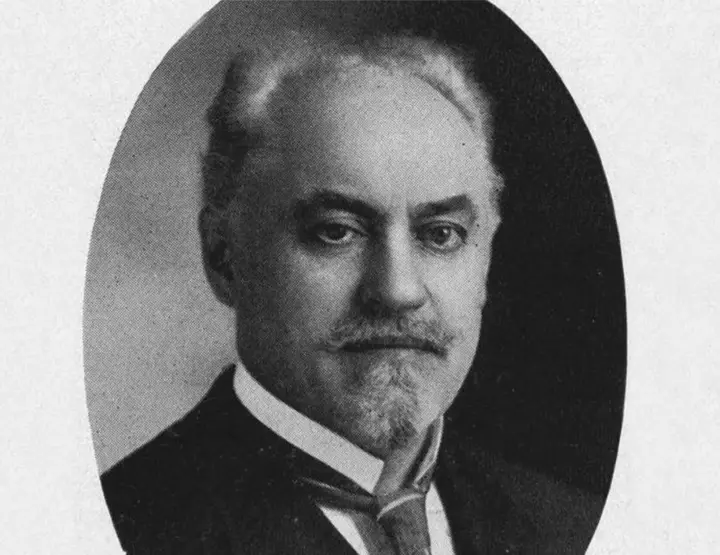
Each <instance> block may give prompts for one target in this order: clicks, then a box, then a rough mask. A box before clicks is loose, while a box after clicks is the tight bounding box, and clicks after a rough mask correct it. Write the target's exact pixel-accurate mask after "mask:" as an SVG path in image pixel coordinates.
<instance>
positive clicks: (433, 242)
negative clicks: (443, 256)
mask: <svg viewBox="0 0 720 555" xmlns="http://www.w3.org/2000/svg"><path fill="white" fill-rule="evenodd" d="M417 236H418V239H419V240H420V241H422V243H423V244H424V245H425V246H427V247H429V248H431V249H433V250H437V251H454V250H456V249H458V248H460V247H461V246H462V245H464V244H465V240H466V239H467V231H465V229H463V228H462V227H460V226H458V225H453V224H446V223H443V224H431V225H427V226H424V227H422V228H420V230H419V231H418V233H417Z"/></svg>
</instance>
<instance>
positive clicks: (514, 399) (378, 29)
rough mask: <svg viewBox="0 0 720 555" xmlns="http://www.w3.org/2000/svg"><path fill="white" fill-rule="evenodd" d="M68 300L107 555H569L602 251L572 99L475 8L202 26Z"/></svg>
mask: <svg viewBox="0 0 720 555" xmlns="http://www.w3.org/2000/svg"><path fill="white" fill-rule="evenodd" d="M85 302H86V304H85V322H84V333H85V336H84V337H85V364H86V368H85V370H86V387H87V394H88V406H89V411H90V421H91V426H92V427H93V441H94V444H95V449H96V454H97V457H98V463H99V465H100V470H101V471H102V473H103V479H102V480H103V482H102V484H103V491H104V495H105V499H106V501H107V503H108V507H109V510H110V513H111V516H112V519H113V523H114V526H115V528H116V530H117V532H118V535H119V538H120V541H121V544H122V545H123V547H124V548H125V549H126V550H127V551H128V552H129V553H166V552H167V553H176V552H182V551H189V552H193V551H195V550H197V551H198V552H213V553H222V552H224V550H227V552H228V553H230V552H233V553H235V552H241V551H242V552H252V553H287V552H291V551H292V550H293V549H294V548H293V547H292V546H307V547H303V548H300V547H297V548H296V549H301V550H306V551H305V552H313V553H315V552H317V553H354V552H358V553H429V552H432V553H442V554H445V553H447V554H450V553H559V552H563V553H582V552H584V551H585V549H586V547H587V545H588V544H589V542H590V539H591V537H592V533H593V530H594V528H595V527H596V526H597V523H598V521H599V518H600V515H601V512H602V508H603V504H604V501H605V499H606V497H607V495H608V490H609V487H610V483H611V479H612V473H613V467H614V464H615V458H616V455H617V446H618V441H619V437H620V428H621V422H622V411H623V400H624V398H623V394H624V384H625V370H626V368H625V366H626V353H625V343H626V331H625V329H626V315H625V297H624V284H623V273H622V261H621V256H620V241H619V237H618V231H617V225H616V223H615V218H614V211H613V206H612V200H611V196H610V189H609V187H608V182H607V179H606V177H605V175H604V171H603V168H602V163H601V161H600V158H599V155H598V152H597V149H596V148H595V146H594V143H593V140H592V137H591V136H590V133H589V131H588V129H587V127H586V125H585V124H584V122H583V119H582V116H581V114H580V113H579V111H578V109H577V107H576V105H575V104H574V102H573V100H572V97H571V95H570V94H569V92H568V91H567V89H566V88H565V87H564V85H563V83H562V80H561V79H560V78H559V76H558V75H557V73H556V72H555V71H554V70H553V68H552V66H551V65H550V63H549V62H548V61H547V59H546V58H545V57H544V56H543V54H542V53H541V52H540V50H539V49H538V47H537V46H535V45H534V44H533V42H532V41H531V40H530V39H529V38H528V37H527V36H526V35H525V34H524V33H523V32H522V31H521V30H520V29H519V28H518V27H517V26H516V25H515V24H514V23H513V22H512V21H511V20H510V19H509V18H508V17H507V16H505V15H504V14H503V13H502V12H501V11H500V10H498V9H497V8H496V7H494V6H492V5H491V4H489V3H486V2H385V1H383V2H326V1H323V2H269V3H262V4H258V3H255V2H224V3H220V4H219V5H218V6H217V7H215V8H214V9H213V10H212V11H210V12H209V13H208V14H207V15H206V16H205V17H204V18H203V20H201V21H200V22H199V24H198V25H197V26H196V27H195V28H194V29H193V30H192V32H190V33H189V34H188V35H186V36H185V37H184V38H183V39H182V40H181V41H180V42H179V43H178V44H177V45H176V46H175V47H174V48H173V49H172V50H171V51H170V52H169V53H168V55H167V56H166V58H165V59H164V60H163V62H162V63H161V64H160V66H158V68H157V70H156V71H155V72H154V74H153V76H152V77H151V78H150V80H149V81H148V84H147V85H146V87H145V89H144V90H143V92H142V93H141V95H140V97H139V99H138V101H137V103H136V105H135V108H134V109H133V112H132V114H131V115H130V118H129V120H128V123H127V125H126V127H125V129H124V131H123V135H122V136H121V138H120V142H119V143H118V146H117V149H116V151H115V153H114V155H113V160H112V163H111V166H110V169H109V171H108V176H107V179H106V181H105V185H104V188H103V192H102V196H101V198H100V203H99V208H98V213H97V219H96V222H95V226H94V230H93V237H92V242H91V246H90V253H89V259H88V277H87V290H86V295H85ZM391 509H392V510H391ZM386 511H387V512H386ZM406 513H407V514H406ZM416 513H417V514H416ZM228 522H232V523H233V524H232V525H228Z"/></svg>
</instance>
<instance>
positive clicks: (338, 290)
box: [258, 240, 357, 341]
mask: <svg viewBox="0 0 720 555" xmlns="http://www.w3.org/2000/svg"><path fill="white" fill-rule="evenodd" d="M268 259H270V260H272V261H273V262H272V263H271V264H267V265H266V270H265V271H264V272H263V274H262V275H260V276H258V278H259V279H260V280H261V282H262V283H263V288H264V289H265V290H266V294H265V295H264V296H265V298H266V304H267V305H269V306H268V308H269V310H270V312H272V313H274V314H275V315H276V317H277V318H279V319H280V321H282V322H284V323H285V326H286V332H287V333H289V334H290V335H291V337H293V338H294V339H295V340H296V341H308V339H309V338H312V337H324V336H325V335H326V334H327V333H328V331H329V329H330V328H331V327H332V326H333V324H334V323H335V322H336V321H337V320H338V319H339V318H341V317H343V316H346V315H347V314H348V312H349V311H350V309H351V306H352V302H353V298H354V295H355V294H356V288H357V280H356V279H355V278H354V276H356V275H357V268H356V264H355V263H354V262H353V261H337V260H333V261H328V260H323V259H321V258H318V257H317V256H312V255H309V254H307V253H306V252H305V250H304V249H303V248H302V246H299V245H297V243H295V242H292V241H287V240H286V241H279V242H278V243H277V249H276V250H275V252H273V253H270V255H269V256H268ZM270 284H275V285H274V286H271V285H270Z"/></svg>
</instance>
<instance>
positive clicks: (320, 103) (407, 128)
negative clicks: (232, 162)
mask: <svg viewBox="0 0 720 555" xmlns="http://www.w3.org/2000/svg"><path fill="white" fill-rule="evenodd" d="M277 113H278V115H277V116H276V118H277V119H276V124H277V128H278V129H279V132H278V134H277V136H276V137H277V138H276V141H274V144H273V147H272V148H273V150H274V151H275V155H274V156H273V158H274V159H275V160H276V162H275V165H276V168H277V169H281V174H282V178H281V179H277V180H275V182H274V183H273V187H272V189H273V190H274V192H275V193H276V194H277V195H279V198H280V199H283V198H295V197H298V196H305V195H308V194H311V193H312V192H314V191H316V190H317V189H319V188H322V189H331V190H334V191H337V192H339V193H347V194H349V195H352V196H354V197H358V198H365V199H366V200H368V202H370V203H374V204H377V205H379V206H380V207H382V206H387V207H388V209H389V208H391V207H401V206H405V205H414V204H418V203H426V202H431V201H434V200H441V199H446V198H449V197H454V196H458V195H467V196H469V197H471V198H473V199H474V201H475V202H476V203H478V204H483V203H487V194H488V189H489V187H490V186H491V185H492V175H493V172H492V166H491V163H490V158H489V145H488V141H487V138H486V137H485V136H484V134H483V132H482V131H481V130H480V129H479V128H480V125H477V126H474V127H473V126H472V125H471V123H470V122H469V121H468V120H467V119H466V118H465V116H464V115H463V114H462V113H461V112H460V110H459V109H458V108H457V107H456V106H455V105H454V104H453V103H452V102H450V101H449V100H448V99H447V98H445V97H444V96H443V95H442V94H441V93H440V92H439V91H437V90H436V89H434V88H433V87H432V86H430V85H429V84H427V83H425V82H424V81H422V80H420V79H417V78H414V77H410V76H407V75H402V74H391V73H389V72H387V71H385V70H380V69H375V68H358V69H356V70H353V71H349V72H345V73H343V74H341V75H334V76H331V77H328V78H326V79H323V80H320V81H314V82H303V83H300V84H298V85H296V86H295V87H294V88H293V90H291V91H287V93H286V95H285V98H284V101H283V103H282V106H281V109H280V110H278V111H277Z"/></svg>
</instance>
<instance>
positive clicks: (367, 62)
mask: <svg viewBox="0 0 720 555" xmlns="http://www.w3.org/2000/svg"><path fill="white" fill-rule="evenodd" d="M301 38H302V40H306V38H307V37H305V36H303V37H301ZM294 40H295V42H296V43H297V40H298V37H297V36H295V37H294ZM302 40H301V42H300V45H301V46H300V47H299V48H298V49H296V50H292V49H287V48H286V49H285V50H284V51H282V52H280V53H279V54H278V53H273V52H255V53H242V54H240V55H239V56H237V57H235V58H234V59H233V61H232V62H231V65H230V68H229V70H228V73H227V75H226V81H225V84H224V86H223V89H222V90H221V92H220V94H219V95H218V98H217V100H216V103H215V105H214V106H213V108H212V109H211V111H210V113H209V119H210V123H211V125H212V126H213V137H212V138H211V144H210V149H209V151H208V154H207V156H206V159H205V162H206V168H205V169H206V171H205V179H206V189H205V193H206V194H205V200H206V204H208V205H216V202H214V201H217V200H220V203H219V204H222V203H223V201H224V200H226V199H227V198H228V197H231V196H232V189H235V190H237V189H239V188H241V183H240V181H241V180H240V179H238V178H239V176H240V174H241V172H242V170H243V169H246V168H245V166H246V163H247V162H249V161H250V160H249V159H248V158H250V159H256V160H257V159H258V158H260V159H263V158H265V156H264V155H263V150H264V148H263V147H265V146H268V145H267V142H268V139H269V138H271V137H272V136H273V135H274V133H275V132H276V131H277V129H274V128H273V126H274V124H275V123H277V120H278V116H277V112H276V110H278V108H279V107H281V106H282V104H283V102H289V103H291V102H292V98H293V96H296V94H297V92H298V89H302V88H303V87H304V88H305V90H311V88H308V85H311V86H318V84H320V86H322V85H321V83H322V82H323V81H333V80H337V79H342V78H343V76H344V75H347V74H349V73H353V72H355V71H358V70H369V71H380V72H383V73H385V74H388V75H392V76H402V77H405V78H409V79H417V80H420V81H422V82H424V83H426V84H427V85H429V86H431V87H432V88H433V89H434V90H435V91H437V92H438V93H440V95H442V97H444V98H445V100H447V101H448V102H449V103H450V104H452V105H453V106H454V108H455V109H457V110H458V111H459V112H460V114H461V115H462V116H463V118H464V119H465V120H466V121H467V122H468V123H469V124H470V127H471V129H472V131H473V132H474V133H475V134H476V135H477V136H478V138H479V139H480V140H481V142H482V143H483V144H484V145H485V148H486V149H487V154H488V156H490V150H491V147H492V142H493V137H492V135H493V133H492V131H493V130H492V115H491V109H492V98H491V97H490V95H489V94H487V93H486V91H485V90H484V89H483V87H482V86H481V85H480V83H479V82H478V81H477V80H476V79H474V78H473V76H472V71H471V70H470V63H469V58H467V57H463V56H462V55H461V53H460V52H458V51H456V50H454V49H452V48H450V47H448V46H446V45H443V44H440V43H437V42H436V41H433V40H431V39H426V38H420V37H410V36H400V37H393V38H389V39H388V38H380V39H377V40H375V41H370V42H365V43H362V44H354V43H353V44H350V43H340V42H334V41H324V42H323V41H320V42H318V41H317V40H315V39H314V38H313V39H311V40H310V41H309V42H302ZM292 42H293V41H290V43H292ZM293 93H295V94H293ZM300 94H301V93H300ZM218 138H219V139H220V141H222V139H229V140H233V139H235V140H236V141H237V145H235V146H237V147H238V148H236V149H233V148H227V147H228V146H230V147H232V145H227V144H226V145H222V144H220V145H219V146H221V147H223V146H224V147H225V149H224V150H225V152H223V149H222V148H221V149H218V150H214V148H213V147H214V146H215V147H217V146H218V143H219V142H220V141H218V140H216V139H218ZM233 153H234V154H235V156H233ZM214 158H215V159H214ZM208 162H219V163H220V166H222V168H224V169H225V171H226V174H227V175H225V182H224V183H221V184H220V187H213V185H217V183H213V179H212V177H213V176H212V175H210V173H209V172H208V171H207V168H208ZM491 166H492V168H493V170H494V172H495V173H496V175H495V176H494V177H495V179H494V180H493V181H494V183H492V184H491V187H490V188H491V189H496V190H497V191H499V189H500V188H501V187H502V179H501V177H500V176H499V174H497V171H496V169H495V167H494V164H491ZM243 173H244V172H243ZM219 189H222V190H219ZM228 189H231V190H228ZM214 193H220V194H218V195H215V194H214Z"/></svg>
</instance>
